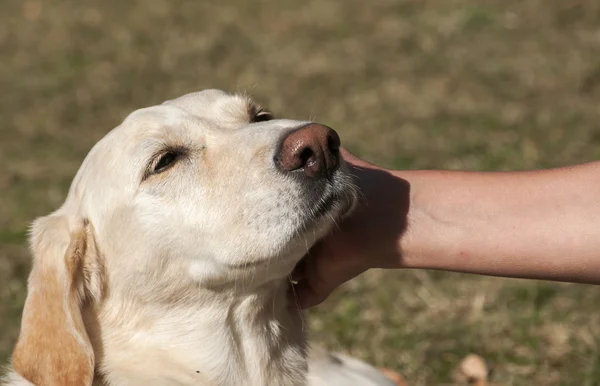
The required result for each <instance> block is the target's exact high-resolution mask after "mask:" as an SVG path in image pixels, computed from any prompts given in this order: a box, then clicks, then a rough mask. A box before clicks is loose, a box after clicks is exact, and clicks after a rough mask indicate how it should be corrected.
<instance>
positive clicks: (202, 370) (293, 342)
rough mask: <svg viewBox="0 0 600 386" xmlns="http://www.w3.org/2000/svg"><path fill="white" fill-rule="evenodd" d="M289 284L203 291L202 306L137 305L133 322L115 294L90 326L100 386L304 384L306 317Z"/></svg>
mask: <svg viewBox="0 0 600 386" xmlns="http://www.w3.org/2000/svg"><path fill="white" fill-rule="evenodd" d="M288 286H289V282H288V281H287V279H280V280H277V281H273V282H271V283H268V284H266V285H263V286H261V287H260V288H257V289H256V290H255V291H252V292H249V293H246V294H240V293H234V292H232V291H223V292H222V293H219V294H215V293H214V292H211V293H210V295H205V296H210V297H211V300H210V302H208V301H203V299H202V298H203V295H202V294H199V298H198V303H197V304H187V302H186V303H184V304H180V305H175V306H173V307H171V309H170V310H167V311H164V312H161V313H159V314H156V312H155V310H156V309H157V308H156V307H152V306H146V307H145V306H143V305H135V307H136V309H138V310H139V312H137V313H136V315H135V316H133V317H131V318H129V319H128V320H124V319H123V318H122V317H120V316H122V315H123V314H124V313H123V312H124V310H125V309H126V308H128V307H131V304H125V303H124V302H122V301H120V300H119V299H108V300H107V301H106V303H105V304H104V305H103V306H102V308H101V309H99V310H98V314H97V315H95V316H92V315H91V314H90V317H96V318H98V319H100V320H102V328H101V329H98V330H97V331H90V333H91V335H92V340H93V342H94V347H95V348H96V349H97V350H96V351H97V352H96V356H97V358H98V359H99V363H98V364H97V369H98V370H97V372H98V374H97V378H98V380H97V382H98V384H100V385H104V384H105V385H132V386H136V385H164V384H178V385H211V386H221V385H222V386H225V385H248V386H254V385H256V386H258V385H260V386H264V385H274V386H275V385H278V386H279V385H280V386H303V385H305V384H306V374H307V359H306V356H307V355H306V339H305V336H304V331H303V325H302V323H303V321H302V318H301V314H300V312H301V311H300V310H298V308H297V307H294V306H292V305H290V304H289V303H288V300H287V288H288ZM215 297H218V298H219V299H216V298H215ZM205 300H206V299H205ZM108 358H110V360H109V359H108ZM100 378H102V379H104V381H100Z"/></svg>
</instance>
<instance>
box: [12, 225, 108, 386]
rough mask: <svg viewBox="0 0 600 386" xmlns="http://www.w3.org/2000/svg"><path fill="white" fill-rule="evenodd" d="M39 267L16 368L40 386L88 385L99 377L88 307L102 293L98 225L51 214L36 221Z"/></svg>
mask: <svg viewBox="0 0 600 386" xmlns="http://www.w3.org/2000/svg"><path fill="white" fill-rule="evenodd" d="M31 248H32V251H33V267H32V270H31V274H30V275H29V282H28V293H27V300H26V301H25V307H24V309H23V318H22V323H21V332H20V335H19V338H18V341H17V344H16V347H15V350H14V352H13V357H12V364H13V367H14V369H15V370H16V371H17V372H18V373H19V374H21V376H23V377H24V378H26V379H27V380H28V381H30V382H31V383H33V384H35V385H36V386H59V385H60V386H75V385H77V386H85V385H91V384H92V382H93V378H94V352H93V349H92V346H91V344H90V340H89V337H88V334H87V332H86V329H85V326H84V323H83V318H82V306H83V305H84V303H85V302H86V301H88V300H90V299H91V298H97V297H99V296H101V271H102V270H101V269H100V264H99V259H98V254H97V252H96V247H95V244H94V239H93V230H92V227H91V226H90V225H89V224H87V222H85V221H83V220H81V219H74V218H69V217H66V216H61V215H50V216H47V217H42V218H39V219H37V220H36V221H35V222H34V223H33V227H32V234H31Z"/></svg>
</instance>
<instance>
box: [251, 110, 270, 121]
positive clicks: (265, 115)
mask: <svg viewBox="0 0 600 386" xmlns="http://www.w3.org/2000/svg"><path fill="white" fill-rule="evenodd" d="M271 119H273V114H271V113H270V112H268V111H266V110H263V109H261V108H259V109H258V111H257V112H256V113H255V114H254V119H253V120H252V122H266V121H270V120H271Z"/></svg>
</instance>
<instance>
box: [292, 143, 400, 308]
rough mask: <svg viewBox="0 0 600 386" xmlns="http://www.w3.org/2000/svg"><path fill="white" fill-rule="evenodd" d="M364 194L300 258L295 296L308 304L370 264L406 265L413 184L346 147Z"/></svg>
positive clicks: (315, 302) (344, 153) (311, 303)
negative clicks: (404, 242) (404, 241)
mask: <svg viewBox="0 0 600 386" xmlns="http://www.w3.org/2000/svg"><path fill="white" fill-rule="evenodd" d="M342 155H343V157H344V159H345V160H346V162H347V163H348V165H349V167H350V169H351V170H350V172H351V173H352V174H353V175H354V177H355V180H356V183H357V185H358V187H359V188H360V191H361V193H362V197H361V198H360V199H359V203H358V205H357V208H356V209H355V210H354V212H353V213H352V214H351V215H350V216H349V217H348V218H347V219H345V220H344V221H343V222H342V223H341V224H340V227H339V228H335V229H334V230H333V231H332V233H331V234H330V235H328V236H327V237H325V238H324V239H323V240H321V241H320V242H319V243H317V244H316V245H315V246H314V247H313V248H312V249H311V250H310V251H309V253H308V254H307V256H305V258H304V259H303V260H302V261H301V262H300V263H299V264H298V266H297V267H296V269H295V270H294V273H293V275H292V276H293V278H294V279H295V280H298V283H297V284H296V285H294V288H293V291H294V296H296V300H297V302H298V304H299V305H300V306H301V307H302V308H307V307H312V306H315V305H317V304H319V303H321V302H322V301H323V300H325V299H326V298H327V297H328V296H329V295H330V294H331V292H332V291H333V290H334V289H336V288H337V287H338V286H340V285H341V284H343V283H345V282H346V281H348V280H350V279H352V278H354V277H356V276H358V275H360V274H361V273H363V272H365V271H366V270H368V269H370V268H397V267H400V265H401V264H400V262H401V253H400V243H399V240H400V238H401V235H402V234H403V232H404V230H405V228H406V215H407V212H408V205H409V185H408V183H407V182H406V181H404V180H402V179H400V178H398V177H395V176H393V175H392V174H390V173H389V172H388V171H386V170H385V169H382V168H379V167H377V166H375V165H372V164H369V163H367V162H365V161H363V160H361V159H359V158H356V157H354V156H353V155H352V154H350V153H349V152H347V151H346V150H344V149H342Z"/></svg>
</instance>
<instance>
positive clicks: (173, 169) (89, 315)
mask: <svg viewBox="0 0 600 386" xmlns="http://www.w3.org/2000/svg"><path fill="white" fill-rule="evenodd" d="M339 149H340V139H339V137H338V135H337V133H336V132H335V131H334V130H332V129H331V128H329V127H327V126H324V125H321V124H318V123H315V122H310V121H296V120H288V119H275V118H274V117H273V116H272V114H271V113H270V112H268V111H267V110H265V109H263V108H261V107H260V106H259V105H257V104H256V103H254V102H253V101H252V100H251V99H249V98H248V97H246V96H243V95H237V94H228V93H225V92H223V91H220V90H205V91H201V92H197V93H192V94H188V95H184V96H182V97H180V98H177V99H174V100H170V101H167V102H165V103H163V104H161V105H158V106H153V107H149V108H143V109H140V110H137V111H135V112H133V113H132V114H130V115H129V116H128V117H127V118H126V119H125V120H124V121H123V122H122V124H120V125H119V126H118V127H116V128H115V129H113V130H112V131H110V132H109V133H108V134H107V135H106V136H105V137H104V138H103V139H102V140H100V141H99V142H98V143H97V144H96V145H95V146H94V147H93V148H92V150H91V151H90V153H89V154H88V156H87V157H86V159H85V160H84V162H83V164H82V166H81V168H80V169H79V171H78V172H77V174H76V176H75V178H74V180H73V183H72V185H71V187H70V190H69V193H68V196H67V198H66V200H65V202H64V204H63V205H62V206H61V207H60V208H59V209H58V210H56V211H55V212H54V213H52V214H50V215H48V216H46V217H41V218H38V219H37V220H35V222H34V223H33V225H32V229H31V237H30V243H31V249H32V252H33V266H32V270H31V273H30V276H29V281H28V294H27V299H26V301H25V305H24V310H23V317H22V324H21V331H20V335H19V338H18V341H17V343H16V346H15V349H14V352H13V355H12V361H11V367H10V369H9V372H8V375H7V376H6V377H5V379H4V384H5V385H8V386H22V385H36V386H88V385H89V386H91V385H93V386H122V385H127V386H136V385H144V386H150V385H182V386H183V385H211V386H213V385H214V386H232V385H248V386H259V385H260V386H265V385H275V386H288V385H289V386H304V385H310V386H320V385H333V386H335V385H344V386H352V385H372V386H386V385H395V384H396V383H395V382H393V381H391V380H390V379H389V378H387V377H386V376H385V375H383V373H381V372H380V371H378V370H376V369H375V368H374V367H372V366H370V365H368V364H366V363H364V362H362V361H360V360H357V359H354V358H350V357H347V356H344V355H339V354H330V353H321V354H314V353H312V354H309V350H308V347H307V343H306V337H305V334H304V328H303V320H302V315H301V311H300V310H299V308H298V307H296V306H295V305H294V304H293V301H290V297H289V295H288V292H289V289H290V279H289V277H290V273H291V272H292V270H293V268H294V267H295V266H296V264H297V263H298V262H299V261H300V260H301V259H302V257H303V256H304V255H306V253H307V251H308V249H309V248H310V247H311V246H312V245H314V244H315V242H317V241H318V240H319V239H320V238H322V237H323V236H325V235H326V234H327V233H328V232H330V231H331V229H332V227H333V226H334V223H335V221H337V220H339V219H341V218H343V217H344V216H345V215H347V214H348V213H350V211H351V210H352V208H353V207H354V206H355V204H356V197H357V188H356V186H355V184H354V183H353V180H352V178H351V175H350V174H349V172H348V167H347V165H346V164H345V163H344V160H343V158H342V157H341V156H340V151H339Z"/></svg>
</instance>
